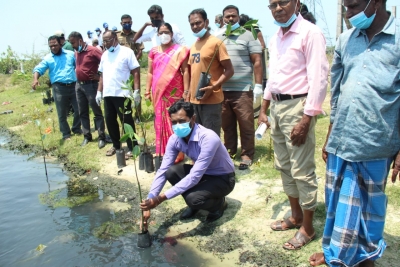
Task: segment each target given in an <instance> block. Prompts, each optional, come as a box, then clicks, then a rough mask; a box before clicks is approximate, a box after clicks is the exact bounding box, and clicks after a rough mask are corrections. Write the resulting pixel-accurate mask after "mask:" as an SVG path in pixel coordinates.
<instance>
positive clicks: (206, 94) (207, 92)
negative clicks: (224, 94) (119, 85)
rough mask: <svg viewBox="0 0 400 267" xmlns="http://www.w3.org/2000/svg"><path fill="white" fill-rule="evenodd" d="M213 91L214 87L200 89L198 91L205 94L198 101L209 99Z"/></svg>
mask: <svg viewBox="0 0 400 267" xmlns="http://www.w3.org/2000/svg"><path fill="white" fill-rule="evenodd" d="M214 90H215V86H214V85H209V86H206V87H203V88H201V89H200V91H205V93H204V95H203V97H202V98H200V100H206V99H207V98H209V97H210V96H211V94H212V93H213V91H214Z"/></svg>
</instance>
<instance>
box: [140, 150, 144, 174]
mask: <svg viewBox="0 0 400 267" xmlns="http://www.w3.org/2000/svg"><path fill="white" fill-rule="evenodd" d="M139 170H141V171H143V170H144V153H143V152H140V154H139Z"/></svg>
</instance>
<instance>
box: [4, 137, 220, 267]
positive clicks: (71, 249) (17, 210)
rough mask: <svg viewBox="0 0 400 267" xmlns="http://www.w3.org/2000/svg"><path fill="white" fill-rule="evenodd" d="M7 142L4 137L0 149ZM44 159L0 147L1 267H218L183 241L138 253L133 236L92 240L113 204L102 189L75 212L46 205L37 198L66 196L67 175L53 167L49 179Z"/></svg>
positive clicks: (58, 167) (214, 261) (159, 245)
mask: <svg viewBox="0 0 400 267" xmlns="http://www.w3.org/2000/svg"><path fill="white" fill-rule="evenodd" d="M5 142H7V140H6V138H4V137H0V145H1V144H4V143H5ZM41 160H42V159H41V158H37V159H33V160H29V158H28V156H27V155H20V154H15V153H14V152H12V151H8V150H5V149H2V148H1V147H0V236H1V238H0V266H27V267H28V266H29V267H32V266H161V267H168V266H216V265H215V264H216V263H217V262H218V261H216V259H215V258H212V257H211V256H207V255H203V254H199V253H198V251H197V250H196V249H195V248H193V247H191V246H190V245H188V244H186V245H185V241H182V242H179V243H178V244H177V245H174V246H171V245H169V244H168V243H165V244H160V243H155V244H153V246H152V247H151V248H149V249H139V248H137V247H136V243H137V235H136V234H135V233H132V234H128V235H125V236H122V237H119V238H117V239H113V240H102V239H98V238H96V237H94V236H93V234H92V230H93V229H94V228H95V227H97V226H99V225H101V224H102V223H103V222H106V221H108V220H111V219H112V218H113V216H114V210H113V208H112V206H111V205H109V204H110V202H109V201H108V200H107V198H106V197H103V194H102V192H101V191H100V192H99V198H98V199H96V200H95V201H92V202H90V203H86V204H84V205H81V206H76V207H73V208H67V207H60V208H51V207H48V206H46V205H44V204H42V203H41V202H40V201H39V197H38V196H39V194H42V193H45V192H48V191H49V190H57V189H62V190H64V191H65V192H64V193H65V194H66V190H67V189H66V184H65V181H66V180H67V179H68V176H67V175H66V174H65V173H64V172H63V171H62V168H61V166H60V165H59V164H54V163H52V164H48V165H47V169H48V177H49V180H48V181H47V180H46V176H45V173H44V166H43V162H42V161H41ZM186 243H188V242H186ZM218 265H220V264H218Z"/></svg>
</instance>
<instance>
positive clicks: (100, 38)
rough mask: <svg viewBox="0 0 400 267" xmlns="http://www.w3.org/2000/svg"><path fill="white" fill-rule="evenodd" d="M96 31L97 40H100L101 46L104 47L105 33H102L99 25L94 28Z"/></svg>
mask: <svg viewBox="0 0 400 267" xmlns="http://www.w3.org/2000/svg"><path fill="white" fill-rule="evenodd" d="M94 31H95V32H96V34H97V40H98V42H99V43H98V44H99V46H101V47H103V34H102V32H101V30H100V28H99V27H97V28H96V30H94Z"/></svg>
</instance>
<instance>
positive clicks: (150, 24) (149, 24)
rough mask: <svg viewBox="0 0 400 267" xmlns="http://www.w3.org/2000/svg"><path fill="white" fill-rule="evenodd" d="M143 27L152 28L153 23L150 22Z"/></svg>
mask: <svg viewBox="0 0 400 267" xmlns="http://www.w3.org/2000/svg"><path fill="white" fill-rule="evenodd" d="M144 25H145V26H146V27H148V26H151V27H154V26H153V23H151V21H148V22H146V23H145V24H144Z"/></svg>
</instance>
